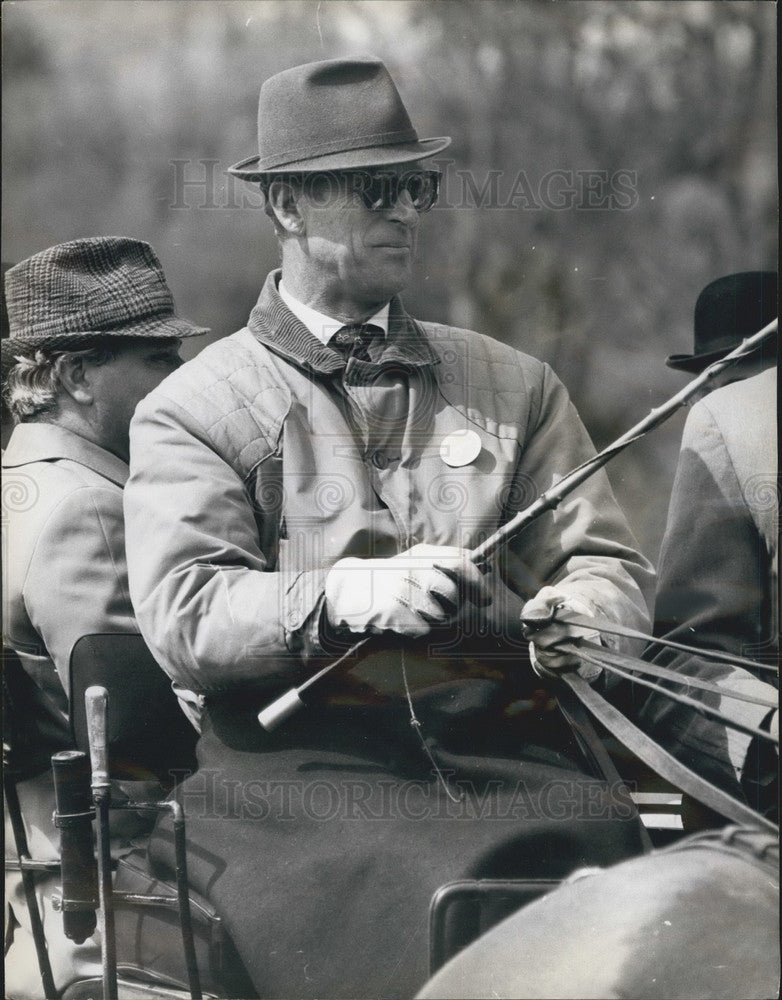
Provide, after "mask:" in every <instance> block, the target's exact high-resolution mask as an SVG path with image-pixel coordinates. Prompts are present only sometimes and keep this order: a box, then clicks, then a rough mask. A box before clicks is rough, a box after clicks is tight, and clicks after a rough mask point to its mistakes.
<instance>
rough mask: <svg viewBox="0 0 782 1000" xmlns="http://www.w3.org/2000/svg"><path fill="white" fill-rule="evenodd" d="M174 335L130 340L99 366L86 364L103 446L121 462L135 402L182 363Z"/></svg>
mask: <svg viewBox="0 0 782 1000" xmlns="http://www.w3.org/2000/svg"><path fill="white" fill-rule="evenodd" d="M179 345H180V341H179V340H177V339H175V338H170V339H169V338H155V339H152V338H150V339H149V340H143V341H140V340H133V341H131V342H129V343H128V344H127V345H123V346H122V348H121V350H120V353H119V354H118V355H117V357H115V358H114V359H113V360H111V361H107V362H106V363H105V364H102V365H92V364H89V363H88V367H89V369H90V371H89V374H90V377H91V379H92V388H93V392H94V419H95V420H96V421H97V422H98V425H99V427H100V432H101V439H102V441H103V444H104V447H106V448H108V450H109V451H112V452H114V454H115V455H118V456H119V457H120V458H122V459H124V460H125V461H127V460H128V454H129V440H128V438H129V428H130V420H131V417H132V416H133V413H134V411H135V409H136V406H137V405H138V403H140V402H141V400H142V399H143V398H144V397H145V396H146V395H147V394H148V393H150V392H151V391H152V390H153V389H154V388H155V387H156V386H158V385H159V384H160V383H161V382H162V381H163V379H164V378H165V377H166V376H167V375H170V374H171V372H173V371H175V370H176V369H177V368H179V366H180V365H181V364H182V359H181V358H180V357H179Z"/></svg>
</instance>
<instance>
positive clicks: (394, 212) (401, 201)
mask: <svg viewBox="0 0 782 1000" xmlns="http://www.w3.org/2000/svg"><path fill="white" fill-rule="evenodd" d="M387 215H388V218H389V219H394V220H395V221H397V222H404V224H405V225H407V226H417V225H418V221H419V215H418V212H417V211H416V208H415V205H414V204H413V199H412V198H411V197H410V192H409V191H400V192H399V196H398V198H397V199H396V201H395V202H394V204H393V205H392V206H391V208H389V209H388V210H387Z"/></svg>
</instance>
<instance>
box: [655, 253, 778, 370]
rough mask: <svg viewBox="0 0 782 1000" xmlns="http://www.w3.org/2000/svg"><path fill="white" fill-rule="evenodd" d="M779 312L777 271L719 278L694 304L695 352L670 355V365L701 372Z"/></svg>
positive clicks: (670, 366)
mask: <svg viewBox="0 0 782 1000" xmlns="http://www.w3.org/2000/svg"><path fill="white" fill-rule="evenodd" d="M776 315H777V276H776V273H775V272H774V271H743V272H742V273H740V274H728V275H726V276H725V277H724V278H717V280H716V281H712V282H711V284H709V285H707V286H706V287H705V288H704V289H703V291H702V292H701V294H700V295H699V296H698V301H697V302H696V303H695V337H694V351H693V353H692V354H671V355H670V357H668V358H667V359H666V362H665V363H666V365H668V367H669V368H677V369H678V370H679V371H684V372H701V371H703V370H704V369H706V368H707V367H708V366H709V365H710V364H711V363H712V362H713V361H716V360H717V359H718V358H721V357H724V356H725V355H726V354H728V353H729V352H730V351H732V350H733V349H734V348H736V347H738V346H739V344H740V343H741V341H742V340H744V338H745V337H748V336H750V335H751V334H753V333H757V331H758V330H761V329H762V328H763V327H764V326H766V325H767V324H768V323H770V322H771V320H772V319H774V318H775V316H776Z"/></svg>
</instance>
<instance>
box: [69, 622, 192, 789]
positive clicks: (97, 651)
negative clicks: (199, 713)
mask: <svg viewBox="0 0 782 1000" xmlns="http://www.w3.org/2000/svg"><path fill="white" fill-rule="evenodd" d="M93 684H96V685H99V686H100V687H104V688H106V690H107V691H108V693H109V703H110V705H111V711H110V712H109V716H108V732H107V742H108V749H109V759H110V761H111V771H112V776H113V777H116V778H126V779H133V780H145V779H149V778H157V779H158V780H160V781H163V782H164V783H165V782H168V783H170V782H171V780H172V777H173V774H174V773H175V772H177V771H192V770H194V769H195V745H196V742H197V739H198V734H197V733H196V731H195V729H194V728H193V726H192V725H191V723H190V722H189V721H188V719H187V718H186V717H185V715H184V712H183V711H182V709H181V708H180V707H179V702H178V700H177V697H176V695H175V694H174V692H173V690H172V688H171V682H170V680H169V679H168V677H167V676H166V674H165V673H164V672H163V670H162V668H161V667H160V665H159V664H158V663H157V661H156V660H155V659H154V657H153V656H152V654H151V653H150V651H149V649H147V646H146V644H145V642H144V640H143V639H142V637H141V636H140V635H137V634H135V633H110V634H109V633H105V634H96V635H85V636H82V637H81V638H80V639H79V640H78V642H77V643H76V644H75V645H74V647H73V650H72V652H71V661H70V692H71V697H70V703H71V720H70V722H71V730H72V735H73V739H74V743H75V745H76V746H77V747H78V748H79V749H80V750H84V751H87V752H88V750H89V742H88V738H87V716H86V711H85V707H84V693H85V691H86V690H87V688H88V687H90V686H91V685H93Z"/></svg>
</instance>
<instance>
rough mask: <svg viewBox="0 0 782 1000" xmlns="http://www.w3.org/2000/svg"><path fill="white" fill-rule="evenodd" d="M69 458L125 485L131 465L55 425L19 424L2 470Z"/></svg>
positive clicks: (15, 428) (4, 456)
mask: <svg viewBox="0 0 782 1000" xmlns="http://www.w3.org/2000/svg"><path fill="white" fill-rule="evenodd" d="M62 458H67V459H70V460H71V461H72V462H78V464H79V465H83V466H85V467H86V468H88V469H92V471H93V472H97V473H98V475H99V476H103V477H104V478H105V479H108V480H110V481H111V482H112V483H116V484H117V486H124V485H125V483H126V482H127V479H128V471H129V470H128V466H127V465H126V463H125V462H123V461H122V459H121V458H117V456H116V455H112V453H111V452H110V451H106V449H105V448H101V447H100V446H99V445H97V444H94V443H93V442H92V441H88V440H87V438H83V437H81V436H80V435H79V434H74V433H73V431H69V430H66V428H65V427H58V426H57V425H56V424H44V423H34V424H17V425H16V427H14V429H13V432H12V434H11V437H10V439H9V441H8V447H7V448H6V450H5V453H4V454H3V468H6V469H13V468H17V467H19V466H22V465H29V464H30V463H31V462H54V461H57V459H62Z"/></svg>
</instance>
